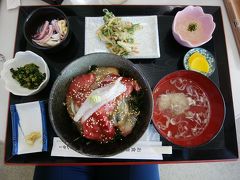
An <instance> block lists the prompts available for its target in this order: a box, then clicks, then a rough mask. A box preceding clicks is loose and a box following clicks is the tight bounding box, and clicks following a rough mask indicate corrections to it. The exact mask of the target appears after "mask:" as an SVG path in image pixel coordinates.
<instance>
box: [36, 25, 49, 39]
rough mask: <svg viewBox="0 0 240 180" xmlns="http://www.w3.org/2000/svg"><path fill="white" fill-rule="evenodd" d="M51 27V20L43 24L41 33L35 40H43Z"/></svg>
mask: <svg viewBox="0 0 240 180" xmlns="http://www.w3.org/2000/svg"><path fill="white" fill-rule="evenodd" d="M48 28H49V22H48V21H45V23H44V25H43V28H41V27H40V29H39V30H42V31H41V32H40V33H39V36H37V37H34V39H35V40H41V39H43V38H44V36H45V35H46V34H47V30H48Z"/></svg>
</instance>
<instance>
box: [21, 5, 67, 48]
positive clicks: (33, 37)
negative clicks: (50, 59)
mask: <svg viewBox="0 0 240 180" xmlns="http://www.w3.org/2000/svg"><path fill="white" fill-rule="evenodd" d="M70 30H71V29H70V26H69V21H68V17H67V16H66V15H65V13H64V12H63V11H62V10H61V9H60V8H57V7H43V8H36V9H35V10H33V11H32V12H31V13H30V14H29V15H28V17H27V18H26V21H25V23H24V29H23V34H24V37H25V39H26V40H27V42H28V44H30V45H31V46H33V47H35V48H36V49H40V50H44V51H46V52H57V51H59V50H61V49H63V48H64V47H66V46H67V45H68V43H69V42H70V39H71V38H70V37H71V36H70V34H71V33H70Z"/></svg>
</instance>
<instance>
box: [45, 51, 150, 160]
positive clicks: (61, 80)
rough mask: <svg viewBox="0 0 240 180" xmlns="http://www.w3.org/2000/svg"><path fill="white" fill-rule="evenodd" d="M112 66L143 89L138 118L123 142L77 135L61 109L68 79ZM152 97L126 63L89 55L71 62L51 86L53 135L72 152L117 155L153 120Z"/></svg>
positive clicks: (134, 69)
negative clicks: (97, 68)
mask: <svg viewBox="0 0 240 180" xmlns="http://www.w3.org/2000/svg"><path fill="white" fill-rule="evenodd" d="M92 65H96V66H111V67H116V68H118V69H119V70H120V72H123V73H124V74H125V76H126V77H132V78H134V79H135V80H137V82H138V83H139V85H140V86H141V87H142V91H143V96H142V97H141V102H142V103H140V104H141V105H139V108H140V115H139V116H138V121H137V123H136V125H135V127H134V129H133V131H132V132H131V134H129V135H128V136H126V137H125V138H123V139H122V140H121V139H120V138H119V139H115V140H114V141H112V142H109V143H107V144H100V143H99V142H95V141H91V140H87V139H85V138H83V137H81V136H80V132H79V131H78V130H77V128H76V125H75V124H74V123H73V120H72V119H71V118H70V117H69V114H68V112H67V109H66V106H64V102H65V98H66V92H67V90H68V86H69V84H70V82H71V80H72V79H73V78H74V77H75V76H77V75H79V74H84V73H87V72H88V70H89V67H90V66H92ZM152 111H153V98H152V93H151V88H150V85H149V84H148V82H147V80H146V79H145V77H144V75H143V73H142V72H141V71H140V70H139V69H138V68H137V67H136V66H135V65H134V64H133V63H132V62H130V61H129V60H127V59H124V58H122V57H120V56H116V55H113V54H108V53H94V54H89V55H86V56H83V57H80V58H79V59H77V60H75V61H73V62H72V63H70V64H69V65H68V66H67V67H66V68H65V69H63V71H62V72H61V74H60V75H59V76H58V78H57V79H56V81H55V82H54V84H53V87H52V90H51V93H50V98H49V116H50V121H51V123H52V126H53V128H54V130H55V132H56V134H57V135H58V136H59V137H60V138H61V139H62V141H63V142H64V143H65V144H66V145H68V146H69V147H70V148H72V149H73V150H75V151H77V152H79V153H81V154H84V155H89V156H93V157H103V156H111V155H115V154H118V153H120V152H122V151H124V150H125V149H127V148H129V147H130V146H132V145H133V144H134V143H135V142H137V141H138V140H139V139H140V137H141V136H142V135H143V134H144V132H145V131H146V129H147V127H148V124H149V122H150V120H151V117H152Z"/></svg>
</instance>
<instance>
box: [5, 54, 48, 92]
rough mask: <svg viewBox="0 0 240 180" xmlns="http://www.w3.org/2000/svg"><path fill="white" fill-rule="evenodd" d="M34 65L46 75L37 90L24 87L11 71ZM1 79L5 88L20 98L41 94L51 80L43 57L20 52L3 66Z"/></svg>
mask: <svg viewBox="0 0 240 180" xmlns="http://www.w3.org/2000/svg"><path fill="white" fill-rule="evenodd" d="M30 63H34V64H36V65H37V66H39V71H40V72H41V73H46V78H45V80H44V81H43V82H42V83H41V84H40V85H39V87H38V88H37V89H33V90H31V89H27V88H24V87H22V86H21V85H20V84H19V82H17V81H16V80H15V79H13V77H12V73H11V72H10V69H11V68H13V69H17V68H18V67H21V66H24V65H26V64H30ZM1 78H2V79H3V81H4V83H5V88H6V89H7V90H8V91H10V92H11V93H12V94H14V95H18V96H30V95H33V94H36V93H38V92H40V91H41V90H42V89H43V88H44V87H45V86H46V85H47V83H48V81H49V78H50V72H49V69H48V66H47V64H46V62H45V61H44V60H43V58H42V57H40V56H39V55H37V54H35V53H33V52H32V51H19V52H17V53H16V54H15V57H14V58H13V59H10V60H7V61H6V62H4V64H3V69H2V71H1Z"/></svg>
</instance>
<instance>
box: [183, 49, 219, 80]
mask: <svg viewBox="0 0 240 180" xmlns="http://www.w3.org/2000/svg"><path fill="white" fill-rule="evenodd" d="M196 52H197V53H199V54H201V55H202V56H204V57H205V59H206V61H207V63H208V66H209V70H208V72H206V73H205V72H202V71H198V70H196V69H192V68H191V66H190V65H189V58H190V57H191V56H192V55H193V54H194V53H196ZM183 65H184V68H185V69H186V70H192V71H196V72H199V73H201V74H203V75H205V76H207V77H209V76H211V75H212V74H213V72H214V71H215V68H216V62H215V59H214V57H213V55H212V53H210V52H209V51H208V50H206V49H203V48H193V49H190V50H189V51H188V52H187V53H186V54H185V56H184V58H183Z"/></svg>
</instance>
